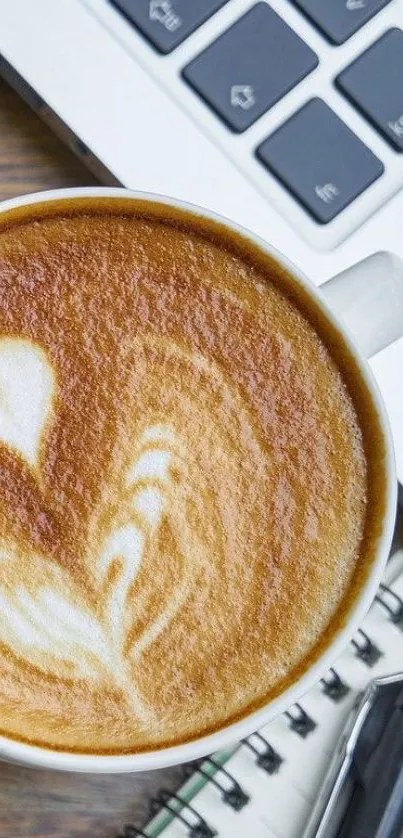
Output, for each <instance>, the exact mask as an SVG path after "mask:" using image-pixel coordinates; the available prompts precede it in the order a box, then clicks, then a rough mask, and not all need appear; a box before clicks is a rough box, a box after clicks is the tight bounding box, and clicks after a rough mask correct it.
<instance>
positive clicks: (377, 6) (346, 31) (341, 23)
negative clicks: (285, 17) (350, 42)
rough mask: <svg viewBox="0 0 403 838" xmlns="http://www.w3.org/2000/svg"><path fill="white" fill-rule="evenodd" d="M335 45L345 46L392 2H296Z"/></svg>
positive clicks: (326, 0) (365, 0)
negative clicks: (362, 27) (346, 42)
mask: <svg viewBox="0 0 403 838" xmlns="http://www.w3.org/2000/svg"><path fill="white" fill-rule="evenodd" d="M294 3H295V5H296V6H298V7H299V8H300V9H302V11H303V12H305V14H306V15H307V17H309V18H310V19H311V20H312V22H313V23H315V24H316V26H317V27H318V29H321V30H322V32H323V34H324V35H325V36H326V38H328V39H329V41H332V43H333V44H343V43H344V41H347V39H348V38H351V36H352V35H354V32H357V31H358V30H359V29H361V26H364V23H367V22H368V21H369V20H371V17H374V15H376V14H377V13H378V12H380V10H381V9H383V8H384V6H387V5H388V3H390V0H294Z"/></svg>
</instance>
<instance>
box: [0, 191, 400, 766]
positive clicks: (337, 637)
mask: <svg viewBox="0 0 403 838" xmlns="http://www.w3.org/2000/svg"><path fill="white" fill-rule="evenodd" d="M102 197H105V198H110V199H113V198H118V199H120V200H121V199H126V200H129V201H130V200H135V201H145V202H152V203H157V204H161V205H166V206H167V207H174V208H176V209H179V210H183V211H185V212H191V213H192V214H194V215H196V216H200V217H201V218H207V219H209V220H212V221H213V222H217V223H219V224H222V225H224V226H226V227H227V228H229V229H230V230H232V231H234V232H235V233H237V234H239V235H240V236H242V237H243V238H246V239H249V240H250V241H252V242H253V243H254V244H255V245H256V246H257V247H259V248H260V249H262V250H263V251H264V252H265V253H266V254H268V255H270V256H271V257H273V258H274V259H275V260H276V261H277V262H279V264H280V265H282V266H283V267H284V268H285V269H286V270H287V271H288V272H289V273H290V274H291V275H292V277H293V279H295V280H296V281H297V282H298V283H299V284H301V285H302V286H303V288H304V289H305V290H306V291H307V292H308V293H309V294H310V295H311V296H312V297H313V299H314V301H315V303H316V305H318V306H319V308H320V310H321V311H322V312H323V313H324V315H325V317H326V318H327V319H328V320H329V321H330V322H331V324H332V325H333V326H334V327H335V328H336V330H337V331H338V332H339V333H340V334H341V336H342V337H343V339H344V340H345V342H346V344H347V346H348V348H349V350H350V352H351V353H352V355H353V357H354V359H355V360H356V362H357V364H358V367H359V369H360V373H361V376H362V378H363V380H364V382H365V384H366V385H367V387H368V389H369V391H370V392H371V396H372V398H373V402H374V405H375V408H376V410H377V413H378V416H379V419H380V424H381V426H382V429H383V433H384V437H385V442H386V457H385V472H386V479H387V489H386V511H385V516H384V521H383V526H382V533H381V535H380V537H379V541H378V549H377V555H376V557H375V559H374V560H373V562H372V567H371V570H370V573H369V575H368V577H367V579H366V581H365V583H363V586H362V589H361V591H360V593H359V595H358V596H357V599H356V602H355V604H354V606H353V607H352V608H351V610H350V612H349V614H348V617H347V619H346V621H345V624H344V625H343V626H342V627H341V628H340V629H339V630H338V631H337V632H336V633H335V634H334V636H333V638H332V640H331V641H330V642H329V644H328V646H327V647H326V649H325V650H324V651H323V652H322V654H320V655H319V656H318V657H317V659H316V660H315V661H314V663H313V664H311V665H310V666H309V667H308V668H307V670H306V671H305V672H304V673H303V675H302V676H301V677H299V678H297V680H296V681H295V682H294V683H293V684H291V685H290V686H289V687H287V688H286V689H285V690H284V691H283V692H282V693H281V694H280V695H278V696H276V697H275V698H272V699H270V700H269V701H268V702H267V703H266V704H265V705H263V706H262V707H260V708H259V709H257V710H254V711H252V712H251V713H249V714H247V715H246V716H245V717H243V718H242V719H240V720H238V721H235V722H232V723H229V724H228V725H226V726H225V727H223V728H222V729H220V730H218V731H216V732H215V733H210V734H207V735H204V736H200V737H197V738H195V739H194V740H191V741H189V742H185V743H183V744H178V745H172V746H169V747H166V748H161V749H159V750H152V751H144V752H141V753H132V754H121V755H119V754H116V755H115V754H111V755H102V754H100V755H98V754H85V753H83V754H81V753H74V752H70V753H69V752H67V751H58V750H51V749H50V748H46V747H40V746H37V745H31V744H29V743H25V742H19V741H18V740H14V739H9V738H7V737H6V736H0V758H1V759H3V760H6V761H11V762H16V763H22V764H24V765H29V766H32V767H37V768H47V769H53V770H59V771H74V772H93V773H126V772H137V771H147V770H153V769H160V768H166V767H168V766H171V765H176V764H178V763H184V762H189V761H192V760H195V759H198V758H201V757H204V756H206V755H207V754H210V753H213V752H214V751H219V750H223V749H228V748H230V747H232V746H233V745H234V744H235V743H236V742H237V741H240V740H242V739H245V738H246V737H247V736H250V735H251V734H252V733H253V732H255V731H256V730H258V729H259V728H261V727H263V726H264V725H265V724H267V723H268V722H270V721H272V720H273V719H274V718H276V717H277V716H279V715H280V714H281V713H283V712H284V711H285V710H287V709H288V708H289V707H291V706H292V705H293V704H295V703H296V702H298V701H299V700H300V699H301V698H302V696H303V695H305V693H307V692H308V691H309V690H310V689H311V688H312V687H313V686H314V685H315V684H317V683H318V681H319V680H320V678H321V677H322V676H323V674H324V673H325V672H326V671H327V670H328V669H329V668H330V667H331V666H332V664H333V663H334V662H335V660H336V659H337V657H338V656H339V654H341V652H342V651H343V650H344V649H345V648H346V647H347V646H348V643H349V641H350V640H351V637H352V636H353V634H354V633H355V631H356V630H357V629H358V628H359V626H360V624H361V622H362V621H363V619H364V617H365V615H366V613H367V611H368V610H369V607H370V605H371V603H372V601H373V600H374V598H375V595H376V593H377V590H378V586H379V582H380V580H381V575H382V571H383V570H384V567H385V565H386V561H387V558H388V553H389V548H390V544H391V541H392V536H393V530H394V523H395V515H396V504H397V477H396V467H395V458H394V449H393V441H392V432H391V428H390V424H389V420H388V416H387V413H386V408H385V405H384V403H383V400H382V397H381V394H380V391H379V388H378V385H377V382H376V380H375V378H374V376H373V373H372V372H371V369H370V367H369V365H368V363H367V362H366V360H365V359H364V358H363V356H362V355H361V352H360V351H359V349H358V347H357V344H356V342H355V340H354V338H353V336H352V334H351V333H350V331H349V329H348V328H347V327H346V326H345V325H344V324H343V323H341V322H340V321H339V319H338V318H337V317H336V315H334V314H333V312H332V310H331V308H330V307H329V305H328V303H327V302H326V300H325V298H324V295H323V294H322V293H321V292H320V290H319V289H318V288H317V287H316V286H315V285H314V284H313V282H311V281H310V280H309V279H308V277H307V276H306V275H305V274H304V273H303V272H302V271H301V270H300V269H299V268H298V267H297V266H296V265H294V264H293V263H292V262H291V261H290V260H289V259H288V258H287V257H286V256H284V255H283V254H282V253H281V252H280V251H278V250H277V249H276V248H275V247H273V246H272V245H270V244H269V243H268V242H266V241H265V240H264V239H262V238H261V237H260V236H258V235H256V234H255V233H253V232H252V231H250V230H248V229H247V228H245V227H243V226H242V225H240V224H238V223H236V222H234V221H232V220H230V219H228V218H226V217H225V216H222V215H219V214H218V213H215V212H212V211H211V210H209V209H205V208H203V207H200V206H197V205H194V204H191V203H189V202H187V201H182V200H179V199H176V198H172V197H169V196H165V195H160V194H157V193H151V192H150V193H149V192H141V191H136V190H131V189H130V190H129V189H124V188H121V187H103V186H99V187H98V186H91V187H70V188H62V189H53V190H46V191H41V192H35V193H30V194H27V195H23V196H19V197H16V198H10V199H8V200H5V201H2V202H0V214H3V213H5V212H8V211H10V210H13V209H17V208H18V207H25V206H27V207H29V206H31V205H35V204H38V203H47V202H51V201H56V200H57V201H61V200H74V199H76V198H77V199H80V198H102Z"/></svg>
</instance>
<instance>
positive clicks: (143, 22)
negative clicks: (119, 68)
mask: <svg viewBox="0 0 403 838" xmlns="http://www.w3.org/2000/svg"><path fill="white" fill-rule="evenodd" d="M111 2H112V3H113V4H114V5H115V6H117V7H118V8H119V9H120V11H122V12H123V13H124V14H125V15H126V17H127V18H128V19H129V20H130V21H131V23H134V25H135V26H136V27H137V28H138V29H140V32H141V33H142V34H143V35H145V36H146V38H148V40H149V41H151V43H152V44H153V46H154V47H156V49H157V50H159V52H163V53H168V52H172V50H173V49H175V47H177V46H179V44H181V43H182V41H184V40H185V38H187V37H188V36H189V35H191V33H192V32H194V31H195V29H197V28H198V27H199V26H201V24H202V23H204V22H205V21H206V20H208V18H209V17H211V16H212V15H213V14H214V12H217V11H218V9H220V8H221V6H224V5H225V3H227V2H228V0H111Z"/></svg>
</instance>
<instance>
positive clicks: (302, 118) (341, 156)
mask: <svg viewBox="0 0 403 838" xmlns="http://www.w3.org/2000/svg"><path fill="white" fill-rule="evenodd" d="M257 156H258V157H259V159H260V160H261V161H262V163H264V165H265V166H266V167H267V168H268V169H269V170H270V172H272V173H273V174H274V175H275V176H276V177H277V178H278V179H279V180H280V181H281V182H282V183H283V184H284V186H286V187H287V189H289V191H290V192H291V193H292V194H293V195H294V196H295V197H296V198H297V200H298V201H300V203H301V204H302V205H303V206H304V207H305V209H307V210H308V212H309V213H310V214H311V215H313V217H314V218H315V219H316V220H317V221H319V223H321V224H327V223H328V222H329V221H332V219H333V218H335V217H336V216H337V215H338V214H339V213H340V212H341V211H342V210H343V209H345V207H347V206H348V204H350V203H351V202H352V201H353V200H354V199H355V198H357V197H358V195H360V194H361V192H363V191H364V190H365V189H367V187H368V186H370V184H371V183H373V182H374V181H375V180H377V178H379V177H380V175H381V174H382V172H383V165H382V163H381V161H380V160H378V158H377V157H375V155H374V154H373V153H372V151H370V149H369V148H367V146H366V145H364V143H363V142H361V140H360V139H359V138H358V137H357V136H356V135H355V134H354V133H353V132H352V131H351V129H350V128H348V127H347V125H345V123H344V122H343V121H342V120H341V119H340V118H339V117H338V116H337V115H336V114H335V113H334V111H332V110H331V108H329V106H328V105H326V104H325V102H323V101H322V99H311V100H310V101H309V102H308V103H307V104H306V105H304V107H303V108H301V110H299V111H298V112H297V113H295V114H294V115H293V116H292V117H291V118H290V119H289V120H288V121H287V122H285V123H284V124H283V125H282V126H281V127H280V128H278V129H277V131H275V133H274V134H272V135H271V136H270V137H268V139H267V140H265V141H264V143H262V145H261V146H259V148H258V149H257Z"/></svg>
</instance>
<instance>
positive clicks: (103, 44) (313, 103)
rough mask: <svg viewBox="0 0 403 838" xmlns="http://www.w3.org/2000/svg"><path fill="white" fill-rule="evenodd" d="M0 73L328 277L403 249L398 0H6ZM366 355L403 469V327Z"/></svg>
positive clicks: (77, 141)
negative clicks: (402, 334)
mask: <svg viewBox="0 0 403 838" xmlns="http://www.w3.org/2000/svg"><path fill="white" fill-rule="evenodd" d="M0 23H1V25H0V54H1V61H0V71H1V72H2V73H3V75H4V76H5V77H6V78H7V79H8V80H9V81H10V82H11V83H12V84H13V85H14V87H15V88H16V89H17V90H19V92H20V93H21V94H22V95H23V96H24V98H25V99H26V100H27V101H28V102H29V104H30V105H31V106H32V107H34V108H35V109H36V110H37V111H38V112H39V113H40V114H41V115H42V117H43V118H44V119H45V120H47V121H48V122H49V124H50V125H51V126H53V128H54V129H55V130H56V131H57V132H58V133H59V134H60V135H61V136H62V137H63V138H64V139H65V140H66V142H68V143H69V144H70V145H71V147H72V148H73V149H74V150H75V151H76V152H77V153H78V154H79V155H81V156H83V157H84V159H85V160H86V162H87V164H88V165H89V166H90V167H91V168H92V169H93V170H94V171H95V172H96V173H97V174H98V176H100V177H101V179H102V180H103V181H104V182H105V183H115V184H121V185H124V186H126V187H131V188H133V189H139V190H145V191H151V192H157V193H160V194H166V195H171V196H175V197H178V198H181V199H184V200H187V201H190V202H193V203H196V204H199V205H201V206H206V207H209V208H210V209H213V210H215V211H216V212H218V213H221V214H222V215H224V216H228V217H230V218H232V219H234V220H235V221H237V222H239V223H241V224H243V225H244V226H246V227H247V228H249V229H251V230H253V231H254V232H255V233H257V234H259V235H260V236H262V237H263V238H265V239H266V240H268V241H269V242H270V243H271V244H273V245H274V246H275V247H277V248H278V249H279V250H280V251H282V252H283V253H285V254H286V255H288V256H289V257H290V258H291V259H292V261H293V262H294V263H296V264H297V265H298V266H299V267H300V268H301V269H302V270H303V271H304V272H305V273H306V274H307V275H308V276H309V277H310V278H311V279H312V280H313V281H314V282H315V283H316V284H317V285H320V284H321V283H323V282H325V281H326V280H327V279H329V278H330V277H331V276H333V275H334V274H336V273H338V272H340V271H342V270H344V269H346V268H347V267H348V266H350V265H352V264H353V263H355V262H357V261H358V260H361V259H363V258H364V257H366V256H367V255H369V254H371V253H373V252H374V251H392V252H393V253H395V254H397V255H399V256H400V257H402V258H403V189H402V187H403V0H270V2H264V1H263V2H262V0H261V1H260V2H254V0H34V2H33V0H12V2H10V0H0ZM371 366H372V368H373V371H374V373H375V376H376V378H377V380H378V383H379V385H380V389H381V391H382V393H383V396H384V399H385V402H386V405H387V409H388V412H389V416H390V418H391V422H392V427H393V432H394V438H395V444H396V451H397V459H398V473H399V479H400V482H401V483H402V484H403V340H400V341H396V342H395V343H394V344H393V345H392V346H391V347H389V348H388V349H386V350H384V351H382V352H380V353H379V354H378V355H377V356H375V358H373V359H372V361H371Z"/></svg>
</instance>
